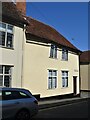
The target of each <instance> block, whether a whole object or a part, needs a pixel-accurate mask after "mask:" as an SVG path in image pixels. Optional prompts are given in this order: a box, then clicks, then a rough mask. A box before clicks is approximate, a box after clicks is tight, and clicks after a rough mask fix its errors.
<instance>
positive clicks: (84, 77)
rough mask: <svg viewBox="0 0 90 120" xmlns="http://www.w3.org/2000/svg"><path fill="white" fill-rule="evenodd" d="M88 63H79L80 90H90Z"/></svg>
mask: <svg viewBox="0 0 90 120" xmlns="http://www.w3.org/2000/svg"><path fill="white" fill-rule="evenodd" d="M89 72H90V64H88V65H80V77H81V90H90V82H89V81H90V74H89Z"/></svg>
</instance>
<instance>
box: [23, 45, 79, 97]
mask: <svg viewBox="0 0 90 120" xmlns="http://www.w3.org/2000/svg"><path fill="white" fill-rule="evenodd" d="M49 53H50V45H49V46H42V45H37V44H31V43H25V46H24V61H23V63H24V64H23V87H24V88H27V89H29V90H30V91H31V92H32V93H33V94H40V95H41V97H49V96H55V95H63V94H70V93H73V76H77V94H78V93H79V60H78V55H75V54H72V53H70V52H69V54H68V58H69V60H68V61H62V59H61V58H62V57H61V56H62V52H61V51H60V50H58V59H51V58H49ZM48 69H53V70H58V79H57V88H56V89H48ZM61 70H68V71H69V79H68V81H69V82H68V84H69V86H68V87H67V88H62V75H61Z"/></svg>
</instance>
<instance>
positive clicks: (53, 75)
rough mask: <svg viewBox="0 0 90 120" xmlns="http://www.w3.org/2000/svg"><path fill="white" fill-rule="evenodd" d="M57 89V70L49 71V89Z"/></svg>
mask: <svg viewBox="0 0 90 120" xmlns="http://www.w3.org/2000/svg"><path fill="white" fill-rule="evenodd" d="M56 87H57V70H48V89H54V88H56Z"/></svg>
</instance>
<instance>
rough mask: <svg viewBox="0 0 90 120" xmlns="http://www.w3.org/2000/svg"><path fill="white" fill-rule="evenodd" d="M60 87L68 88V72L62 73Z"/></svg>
mask: <svg viewBox="0 0 90 120" xmlns="http://www.w3.org/2000/svg"><path fill="white" fill-rule="evenodd" d="M62 87H68V71H62Z"/></svg>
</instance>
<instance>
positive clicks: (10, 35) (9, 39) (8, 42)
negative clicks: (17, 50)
mask: <svg viewBox="0 0 90 120" xmlns="http://www.w3.org/2000/svg"><path fill="white" fill-rule="evenodd" d="M12 40H13V35H12V34H10V33H7V45H6V46H7V47H13V43H12Z"/></svg>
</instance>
